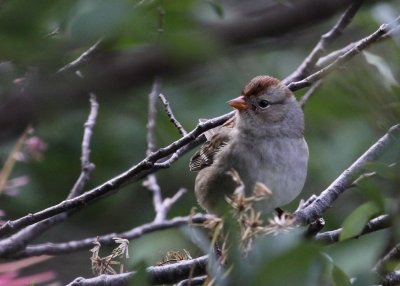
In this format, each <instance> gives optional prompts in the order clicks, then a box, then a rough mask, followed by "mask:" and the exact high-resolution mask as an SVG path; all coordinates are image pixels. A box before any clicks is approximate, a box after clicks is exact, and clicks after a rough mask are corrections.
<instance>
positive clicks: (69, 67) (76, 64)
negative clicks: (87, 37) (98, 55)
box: [57, 38, 103, 73]
mask: <svg viewBox="0 0 400 286" xmlns="http://www.w3.org/2000/svg"><path fill="white" fill-rule="evenodd" d="M102 42H103V38H100V39H99V40H97V41H96V43H94V44H93V45H92V46H91V47H90V48H89V49H87V50H86V51H85V52H84V53H82V54H81V55H80V56H79V57H78V58H77V59H75V60H73V61H72V62H70V63H68V64H66V65H65V66H63V67H62V68H60V69H59V70H58V71H57V73H63V72H67V71H76V70H78V69H79V68H80V67H82V66H83V65H84V64H86V63H87V62H88V61H89V59H90V58H91V57H92V56H93V54H94V53H95V52H96V51H97V50H98V48H99V46H100V44H101V43H102Z"/></svg>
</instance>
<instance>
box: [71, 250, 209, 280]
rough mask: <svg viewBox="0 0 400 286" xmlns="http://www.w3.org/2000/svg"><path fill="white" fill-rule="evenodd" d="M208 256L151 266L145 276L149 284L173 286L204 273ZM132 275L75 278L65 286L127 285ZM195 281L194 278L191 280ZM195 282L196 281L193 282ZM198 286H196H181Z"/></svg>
mask: <svg viewBox="0 0 400 286" xmlns="http://www.w3.org/2000/svg"><path fill="white" fill-rule="evenodd" d="M207 263H208V256H207V255H205V256H201V257H199V258H195V259H191V260H182V261H179V262H177V263H174V264H168V265H163V266H151V267H148V268H147V271H146V272H147V275H148V277H149V280H150V283H151V284H156V285H160V284H173V283H178V282H180V281H181V280H186V279H188V278H189V277H190V276H191V275H193V276H200V275H204V274H205V273H206V269H207ZM132 275H134V273H132V272H131V273H123V274H116V275H100V276H98V277H94V278H83V277H79V278H76V279H75V280H74V281H72V282H71V283H69V284H68V285H67V286H93V285H110V286H112V285H118V286H121V285H128V282H129V278H131V277H132ZM193 279H196V278H193ZM195 281H196V280H195ZM182 285H198V284H182Z"/></svg>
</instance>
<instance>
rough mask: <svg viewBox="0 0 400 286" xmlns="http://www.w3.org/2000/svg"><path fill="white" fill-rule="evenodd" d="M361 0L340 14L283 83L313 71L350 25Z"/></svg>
mask: <svg viewBox="0 0 400 286" xmlns="http://www.w3.org/2000/svg"><path fill="white" fill-rule="evenodd" d="M363 2H364V1H363V0H357V1H353V3H352V4H351V5H350V6H349V8H347V10H346V11H345V12H344V13H343V14H342V16H341V17H340V19H339V21H338V22H337V23H336V24H335V25H334V26H333V27H332V29H331V30H329V31H328V32H327V33H325V34H323V35H322V36H321V39H320V40H319V42H318V43H317V45H316V46H315V47H314V49H313V50H312V51H311V53H310V54H309V55H308V56H307V57H306V58H305V59H304V61H303V62H302V63H301V65H300V66H299V67H298V68H297V69H296V70H295V71H294V72H293V73H292V74H291V75H290V76H288V77H286V78H285V80H284V81H283V82H284V83H285V84H288V83H291V82H294V81H298V80H301V79H303V78H305V77H306V76H308V75H309V74H310V72H311V71H312V70H313V69H314V67H315V64H316V63H317V61H318V60H319V59H320V58H321V56H322V55H323V54H324V52H325V50H326V48H327V47H328V45H329V44H330V43H332V42H333V41H334V40H336V39H337V38H338V37H339V36H340V35H341V34H342V33H343V30H344V29H345V28H346V27H347V26H348V25H349V24H350V22H351V20H352V19H353V17H354V16H355V14H356V13H357V11H358V9H359V8H360V7H361V5H362V3H363Z"/></svg>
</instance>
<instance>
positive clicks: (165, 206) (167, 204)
mask: <svg viewBox="0 0 400 286" xmlns="http://www.w3.org/2000/svg"><path fill="white" fill-rule="evenodd" d="M186 191H187V190H186V189H184V188H181V189H180V190H178V192H176V194H175V195H174V196H173V197H172V198H166V199H165V200H163V202H162V204H161V207H160V209H159V210H158V211H157V215H156V217H155V219H154V221H155V222H159V221H163V220H165V218H166V217H167V214H168V212H169V210H170V209H171V207H172V205H173V204H174V203H176V201H177V200H179V199H180V198H181V197H182V196H183V195H184V194H185V193H186Z"/></svg>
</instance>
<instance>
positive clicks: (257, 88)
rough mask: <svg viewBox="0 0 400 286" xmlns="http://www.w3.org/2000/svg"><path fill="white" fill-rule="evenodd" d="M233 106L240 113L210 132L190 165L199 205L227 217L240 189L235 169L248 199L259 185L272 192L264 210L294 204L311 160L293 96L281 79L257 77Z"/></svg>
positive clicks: (258, 206)
mask: <svg viewBox="0 0 400 286" xmlns="http://www.w3.org/2000/svg"><path fill="white" fill-rule="evenodd" d="M228 104H229V105H230V106H232V107H233V108H235V109H236V113H235V116H234V117H233V118H231V119H229V120H228V121H227V122H226V123H225V124H223V125H222V126H221V127H218V128H215V129H213V130H210V131H208V132H206V133H205V135H206V137H207V142H206V143H204V145H203V146H202V147H201V148H200V150H199V151H198V152H197V153H195V155H194V156H193V157H192V158H191V161H190V164H189V167H190V170H191V171H199V173H198V174H197V177H196V182H195V193H196V196H197V199H198V202H199V204H200V205H201V206H202V207H203V208H204V209H206V210H207V211H208V212H210V213H214V214H217V215H221V211H220V210H221V206H222V204H223V203H225V198H226V196H229V195H231V194H232V193H233V192H234V191H235V189H236V188H237V182H235V181H234V178H233V177H232V175H231V174H230V173H231V172H232V171H234V172H235V173H237V174H238V175H239V177H240V179H241V181H242V183H243V187H244V192H245V194H246V196H251V195H252V194H253V191H254V189H255V186H256V185H257V183H261V184H263V185H265V186H266V188H267V189H268V190H270V191H271V192H272V195H271V196H269V197H268V198H267V199H266V200H263V201H260V202H258V205H257V206H256V207H257V209H259V210H261V211H262V212H269V211H272V210H273V209H275V208H278V207H280V206H283V205H285V204H287V203H289V202H291V201H292V200H293V199H295V198H296V197H297V195H298V194H299V193H300V192H301V190H302V188H303V186H304V182H305V179H306V175H307V162H308V147H307V143H306V141H305V140H304V137H303V132H304V116H303V111H302V109H301V107H300V106H299V104H298V102H297V100H296V98H295V97H294V95H293V93H292V92H291V91H290V90H289V89H288V88H287V87H286V86H285V85H284V84H282V83H281V82H280V81H279V80H278V79H276V78H273V77H270V76H257V77H255V78H253V79H252V80H251V81H250V82H249V83H248V84H247V85H246V86H245V88H244V90H243V91H242V93H241V95H240V96H239V97H237V98H235V99H232V100H231V101H228ZM225 204H226V203H225Z"/></svg>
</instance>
